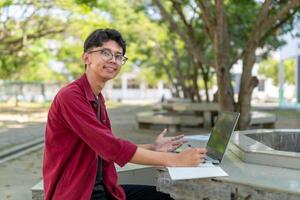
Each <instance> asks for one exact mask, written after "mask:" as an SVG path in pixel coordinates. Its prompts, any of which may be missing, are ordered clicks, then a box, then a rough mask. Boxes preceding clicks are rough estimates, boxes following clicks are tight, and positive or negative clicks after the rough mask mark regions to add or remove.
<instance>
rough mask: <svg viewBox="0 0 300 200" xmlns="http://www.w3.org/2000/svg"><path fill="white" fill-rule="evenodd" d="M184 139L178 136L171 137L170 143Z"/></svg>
mask: <svg viewBox="0 0 300 200" xmlns="http://www.w3.org/2000/svg"><path fill="white" fill-rule="evenodd" d="M183 137H184V135H178V136H174V137H171V140H172V141H175V140H180V139H182V138H183Z"/></svg>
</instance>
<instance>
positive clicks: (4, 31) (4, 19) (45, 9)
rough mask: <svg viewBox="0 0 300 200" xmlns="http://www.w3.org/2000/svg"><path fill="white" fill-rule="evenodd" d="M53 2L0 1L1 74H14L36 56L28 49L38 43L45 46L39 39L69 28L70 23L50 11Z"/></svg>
mask: <svg viewBox="0 0 300 200" xmlns="http://www.w3.org/2000/svg"><path fill="white" fill-rule="evenodd" d="M53 6H54V5H53V4H50V3H46V2H39V1H22V0H15V1H8V0H6V1H2V2H1V3H0V12H1V19H0V56H1V57H0V67H1V68H0V77H1V78H5V79H7V78H9V77H11V76H12V75H14V74H16V72H18V71H19V70H20V69H21V68H22V67H24V65H26V64H28V63H29V62H31V61H32V60H34V59H35V55H32V54H31V52H30V51H28V49H30V48H31V49H36V47H37V46H39V47H40V48H43V47H42V46H41V45H36V43H35V42H36V41H38V40H39V39H41V38H47V37H52V36H54V35H56V34H60V33H62V32H63V31H64V30H65V27H66V26H64V24H63V23H61V20H60V19H59V18H57V17H55V16H54V15H53V13H51V12H50V10H51V9H53ZM15 10H18V12H15ZM46 45H47V44H44V46H46ZM34 46H36V47H35V48H34ZM43 49H45V48H43Z"/></svg>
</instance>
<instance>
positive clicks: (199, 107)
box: [172, 102, 220, 129]
mask: <svg viewBox="0 0 300 200" xmlns="http://www.w3.org/2000/svg"><path fill="white" fill-rule="evenodd" d="M172 109H173V110H174V111H177V112H183V111H194V112H196V113H197V112H201V113H203V128H205V129H209V128H211V127H213V122H214V119H213V117H214V115H217V114H218V111H219V110H220V109H219V104H218V103H205V102H202V103H173V104H172Z"/></svg>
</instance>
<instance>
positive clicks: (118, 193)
mask: <svg viewBox="0 0 300 200" xmlns="http://www.w3.org/2000/svg"><path fill="white" fill-rule="evenodd" d="M125 52H126V45H125V41H124V40H123V38H122V36H121V34H120V33H119V32H118V31H116V30H113V29H98V30H96V31H94V32H93V33H91V35H90V36H89V37H88V38H87V39H86V41H85V43H84V53H83V55H82V59H83V62H84V64H85V66H86V72H85V74H84V75H83V76H82V77H81V78H79V79H78V80H76V81H74V82H72V83H70V84H68V85H67V86H66V87H64V88H62V89H61V90H60V91H59V92H58V94H57V95H56V97H55V98H54V100H53V102H52V105H51V108H50V110H49V114H48V121H47V126H46V134H45V150H44V163H43V176H44V191H45V199H46V200H50V199H59V200H61V199H68V200H76V199H80V200H89V199H97V200H98V199H99V200H100V199H118V200H124V199H144V200H146V199H152V200H155V199H157V200H159V199H171V198H170V196H169V195H166V194H164V193H161V192H157V191H156V190H155V187H152V186H132V185H131V186H130V185H124V186H119V185H118V183H117V173H116V170H115V166H114V163H117V164H118V165H119V166H124V165H125V164H126V163H128V162H132V163H138V164H143V165H158V166H196V165H198V164H199V163H200V162H202V160H203V158H204V156H205V153H206V149H203V148H190V149H187V150H185V151H183V152H181V153H179V154H176V153H172V151H173V150H175V149H176V148H178V147H179V146H181V145H182V143H183V141H182V137H183V136H177V137H164V134H165V132H163V133H161V134H160V135H159V136H158V137H157V139H156V140H155V142H154V143H153V144H144V145H135V144H133V143H132V142H130V141H127V140H123V139H120V138H117V137H116V136H114V135H113V133H112V130H111V125H110V121H109V118H108V115H107V111H106V108H105V105H104V99H103V96H102V95H101V91H102V89H103V87H104V85H105V83H106V81H108V80H110V79H113V78H114V77H116V75H117V74H118V73H119V72H120V68H121V66H122V65H123V64H125V62H126V60H127V58H126V57H125V56H124V55H125Z"/></svg>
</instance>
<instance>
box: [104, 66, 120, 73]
mask: <svg viewBox="0 0 300 200" xmlns="http://www.w3.org/2000/svg"><path fill="white" fill-rule="evenodd" d="M103 68H104V69H106V70H107V71H109V72H114V71H116V70H117V69H116V68H114V67H105V66H104V67H103Z"/></svg>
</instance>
